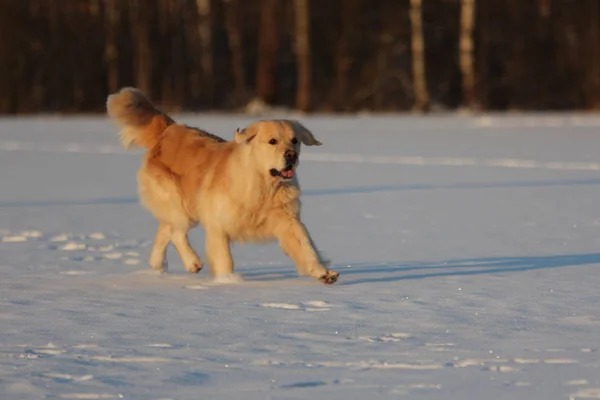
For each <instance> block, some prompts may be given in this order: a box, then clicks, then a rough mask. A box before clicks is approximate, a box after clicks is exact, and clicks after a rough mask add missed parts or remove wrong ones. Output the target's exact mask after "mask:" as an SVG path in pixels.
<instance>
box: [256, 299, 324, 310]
mask: <svg viewBox="0 0 600 400" xmlns="http://www.w3.org/2000/svg"><path fill="white" fill-rule="evenodd" d="M259 306H261V307H266V308H279V309H283V310H301V311H309V312H320V311H330V310H331V309H332V306H331V305H330V304H329V303H326V302H324V301H320V300H312V301H305V302H302V303H300V304H289V303H260V304H259Z"/></svg>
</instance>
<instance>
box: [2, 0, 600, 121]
mask: <svg viewBox="0 0 600 400" xmlns="http://www.w3.org/2000/svg"><path fill="white" fill-rule="evenodd" d="M129 85H134V86H137V87H139V88H141V89H142V90H144V91H146V92H147V93H148V94H149V95H150V96H151V97H152V98H153V99H154V100H156V102H157V103H159V104H162V105H164V106H166V107H169V108H170V109H181V110H193V111H198V110H240V109H243V108H244V107H246V106H248V105H249V104H254V105H261V104H262V105H271V106H277V107H288V108H294V109H298V110H303V111H308V112H355V111H360V110H374V111H404V110H418V111H428V110H437V109H449V110H455V109H468V110H474V111H477V110H561V109H582V110H594V109H596V110H597V109H600V0H320V1H319V0H128V1H125V0H0V113H2V114H13V113H35V112H64V113H75V112H102V111H103V110H104V101H105V99H106V95H107V94H108V93H110V92H114V91H116V90H118V89H119V88H120V87H122V86H129Z"/></svg>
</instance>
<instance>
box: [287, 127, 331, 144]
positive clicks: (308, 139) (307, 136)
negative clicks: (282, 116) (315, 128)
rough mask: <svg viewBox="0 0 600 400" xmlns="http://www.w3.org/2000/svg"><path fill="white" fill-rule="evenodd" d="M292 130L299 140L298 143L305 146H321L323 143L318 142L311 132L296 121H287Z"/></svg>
mask: <svg viewBox="0 0 600 400" xmlns="http://www.w3.org/2000/svg"><path fill="white" fill-rule="evenodd" d="M289 122H290V124H291V125H292V127H293V129H294V133H295V134H296V136H297V137H298V139H300V141H301V142H302V143H303V144H304V145H306V146H321V145H322V144H323V143H321V142H319V141H318V140H317V139H316V138H315V137H314V135H313V134H312V132H311V131H309V130H308V129H307V128H306V127H305V126H304V125H302V124H301V123H300V122H298V121H289Z"/></svg>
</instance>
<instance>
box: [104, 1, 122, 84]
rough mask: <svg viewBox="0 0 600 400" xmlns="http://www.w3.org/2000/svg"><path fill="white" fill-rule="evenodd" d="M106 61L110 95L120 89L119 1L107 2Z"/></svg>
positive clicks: (105, 28)
mask: <svg viewBox="0 0 600 400" xmlns="http://www.w3.org/2000/svg"><path fill="white" fill-rule="evenodd" d="M104 15H105V26H104V31H105V34H106V35H105V40H104V59H105V61H106V75H107V86H108V91H109V92H110V93H114V92H116V91H117V90H118V89H119V46H118V42H117V40H118V37H117V36H118V32H117V31H118V28H119V26H118V25H119V20H120V8H119V0H106V2H105V10H104Z"/></svg>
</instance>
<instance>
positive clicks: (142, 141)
mask: <svg viewBox="0 0 600 400" xmlns="http://www.w3.org/2000/svg"><path fill="white" fill-rule="evenodd" d="M107 112H108V115H109V116H110V118H112V119H113V120H114V121H115V122H116V123H117V124H119V125H120V126H121V131H120V141H121V144H122V145H123V146H124V147H125V148H129V147H142V148H145V149H146V152H145V154H144V156H143V161H142V165H141V167H140V169H139V171H138V191H139V195H140V200H141V203H142V204H143V206H145V208H147V209H148V210H149V211H150V212H151V213H152V215H154V217H155V218H156V219H157V220H158V222H159V226H158V229H157V232H156V236H155V239H154V244H153V248H152V252H151V255H150V266H151V267H152V268H153V269H154V270H157V271H164V269H165V267H166V260H165V255H166V248H167V246H168V244H169V242H173V244H174V245H175V248H176V249H177V252H178V253H179V256H180V257H181V260H182V262H183V265H184V266H185V268H186V270H187V271H189V272H192V273H196V272H198V271H200V269H201V268H202V265H203V264H202V261H201V259H200V257H198V255H197V254H196V253H195V252H194V250H193V249H192V248H191V247H190V244H189V242H188V237H187V234H188V232H189V230H190V229H191V228H193V227H194V226H196V225H197V224H198V223H199V224H201V225H202V226H203V228H204V230H205V232H206V243H205V251H206V257H207V261H208V263H209V267H210V271H211V273H212V275H213V276H214V277H215V278H227V277H236V276H237V275H234V274H233V259H232V256H231V252H230V243H231V242H266V241H272V240H278V241H279V245H280V246H281V248H282V250H283V251H284V253H285V254H287V255H288V256H289V257H290V258H291V259H292V260H293V261H294V263H295V265H296V269H297V271H298V274H299V275H309V276H312V277H314V278H316V279H319V280H320V281H322V282H324V283H326V284H331V283H334V282H335V281H336V280H337V278H338V275H339V274H338V273H337V272H335V271H333V270H328V269H327V268H326V267H325V265H324V264H325V262H324V261H323V260H322V259H321V257H320V255H319V252H318V251H317V249H316V248H315V245H314V243H313V241H312V240H311V238H310V235H309V233H308V232H307V230H306V228H305V226H304V225H303V223H302V222H301V220H300V201H299V196H300V187H299V185H298V181H297V179H296V174H295V169H296V167H297V165H298V157H297V156H298V155H299V153H300V142H301V143H303V144H305V145H308V146H313V145H317V146H320V145H321V143H320V142H319V141H318V140H316V139H315V137H314V136H313V135H312V133H311V132H310V131H309V130H308V129H306V128H305V127H304V126H302V125H301V124H300V123H298V122H296V121H289V120H272V121H266V120H263V121H258V122H255V123H253V124H251V125H250V126H248V127H247V128H246V129H242V130H240V129H238V130H237V131H236V132H235V133H234V140H233V141H227V140H225V139H222V138H220V137H218V136H215V135H212V134H210V133H208V132H204V131H201V130H199V129H195V128H191V127H188V126H185V125H181V124H177V123H176V122H175V121H174V120H173V119H172V118H171V117H169V116H168V115H167V114H165V113H163V112H161V111H159V110H157V109H156V108H155V107H154V105H153V104H152V103H151V102H150V100H149V99H148V98H147V97H146V96H145V94H144V93H142V92H141V91H140V90H138V89H136V88H130V87H126V88H123V89H121V90H120V91H119V92H117V93H114V94H111V95H109V96H108V99H107Z"/></svg>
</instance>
